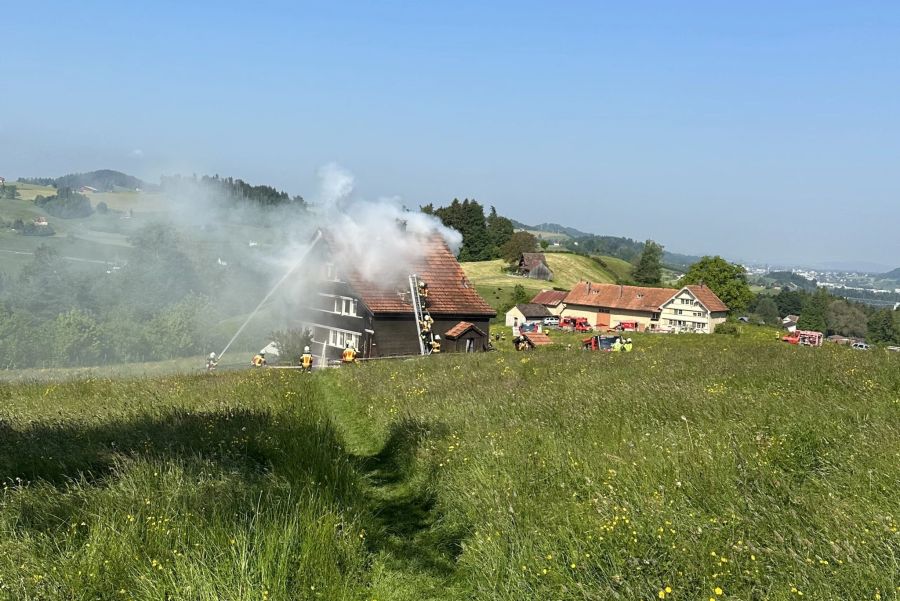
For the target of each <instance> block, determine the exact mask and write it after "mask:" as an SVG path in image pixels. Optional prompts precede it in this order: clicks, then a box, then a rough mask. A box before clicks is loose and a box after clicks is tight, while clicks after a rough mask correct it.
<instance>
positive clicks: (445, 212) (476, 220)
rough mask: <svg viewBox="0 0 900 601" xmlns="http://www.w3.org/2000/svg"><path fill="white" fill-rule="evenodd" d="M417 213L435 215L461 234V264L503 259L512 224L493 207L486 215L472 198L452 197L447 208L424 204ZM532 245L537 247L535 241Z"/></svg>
mask: <svg viewBox="0 0 900 601" xmlns="http://www.w3.org/2000/svg"><path fill="white" fill-rule="evenodd" d="M420 210H421V211H422V212H423V213H426V214H428V215H434V216H435V217H437V218H438V219H440V220H441V223H443V224H444V225H445V226H447V227H450V228H453V229H455V230H456V231H458V232H459V233H460V234H462V238H463V243H462V247H461V248H460V251H459V260H460V261H489V260H491V259H499V258H502V257H503V256H504V252H503V249H504V246H505V245H507V243H508V242H509V241H510V239H511V238H512V237H513V233H514V228H513V224H512V221H510V220H509V219H508V218H506V217H503V216H501V215H498V214H497V209H495V208H494V207H491V210H490V212H489V213H488V214H487V215H485V214H484V207H483V206H482V205H481V204H480V203H479V202H478V201H476V200H474V199H472V200H469V199H468V198H466V199H464V200H463V201H462V202H460V200H459V199H458V198H454V199H453V201H452V202H451V203H450V204H449V205H447V206H446V207H435V206H434V204H427V205H424V206H422V207H420ZM532 238H533V237H532ZM533 246H537V243H536V241H535V243H534V245H533ZM507 254H508V253H507Z"/></svg>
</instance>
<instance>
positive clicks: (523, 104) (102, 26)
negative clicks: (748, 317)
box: [0, 0, 900, 267]
mask: <svg viewBox="0 0 900 601" xmlns="http://www.w3.org/2000/svg"><path fill="white" fill-rule="evenodd" d="M78 4H80V5H76V3H58V4H57V3H52V2H43V3H41V2H35V3H24V2H20V3H14V4H11V5H7V6H6V7H5V8H4V13H3V22H4V36H3V42H2V46H0V175H4V176H6V177H15V176H26V175H61V174H63V173H68V172H74V171H85V170H91V169H98V168H113V169H120V170H123V171H126V172H129V173H133V174H135V175H138V176H141V177H144V178H148V179H150V180H156V179H157V178H158V176H159V175H160V173H173V172H181V173H192V172H196V173H198V174H200V173H219V174H222V175H232V176H235V177H241V178H243V179H245V180H248V181H251V182H253V183H267V184H271V185H275V186H276V187H279V188H283V189H286V190H287V191H289V192H291V193H295V194H296V193H299V194H303V195H305V196H312V195H313V194H314V190H315V187H316V171H317V170H318V168H319V167H321V166H322V165H323V164H326V163H329V162H337V163H339V164H340V165H342V166H344V167H345V168H347V169H349V170H350V171H351V172H352V173H353V174H354V175H355V176H356V181H357V191H358V194H359V195H360V196H363V197H365V198H369V199H375V198H378V197H381V196H399V197H401V198H402V199H403V200H404V202H406V203H407V204H408V205H410V206H415V205H418V204H424V203H427V202H435V203H442V202H446V201H447V200H449V199H451V198H453V197H455V196H458V197H460V198H462V197H475V198H477V199H478V200H480V201H481V202H483V203H485V204H487V205H491V204H493V205H495V206H496V207H497V209H498V210H499V211H500V212H501V213H503V214H506V215H509V216H512V217H514V218H516V219H519V220H521V221H525V222H542V221H557V222H560V223H563V224H566V225H573V226H576V227H579V228H581V229H584V230H588V231H593V232H596V233H603V234H613V235H626V236H631V237H634V238H638V239H645V238H653V239H656V240H658V241H660V242H662V243H664V244H665V245H666V246H667V247H668V248H669V249H671V250H673V251H681V252H690V253H719V254H724V255H726V256H729V257H732V258H735V259H756V260H763V261H765V260H768V261H797V262H806V263H811V262H820V261H835V260H842V261H856V262H859V261H871V262H877V263H881V264H884V265H885V266H891V267H894V266H900V231H898V230H900V3H896V2H883V3H876V2H852V3H850V2H827V1H820V2H771V3H767V2H753V3H731V2H729V3H726V2H679V3H676V2H652V3H650V2H648V3H643V2H629V3H601V2H568V3H550V2H528V1H521V0H520V1H517V2H492V3H484V2H459V1H458V2H391V1H382V2H324V1H323V2H297V3H283V4H278V3H270V2H261V3H254V4H250V3H248V4H246V5H237V4H232V3H202V2H194V3H175V2H156V3H146V6H128V3H106V2H88V3H78Z"/></svg>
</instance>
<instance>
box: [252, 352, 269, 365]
mask: <svg viewBox="0 0 900 601" xmlns="http://www.w3.org/2000/svg"><path fill="white" fill-rule="evenodd" d="M250 365H251V366H253V367H265V366H266V354H265V353H263V352H259V353H256V354H255V355H253V359H251V360H250Z"/></svg>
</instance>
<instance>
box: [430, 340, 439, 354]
mask: <svg viewBox="0 0 900 601" xmlns="http://www.w3.org/2000/svg"><path fill="white" fill-rule="evenodd" d="M440 352H441V337H440V336H435V337H434V340H432V341H431V354H432V355H433V354H434V353H440Z"/></svg>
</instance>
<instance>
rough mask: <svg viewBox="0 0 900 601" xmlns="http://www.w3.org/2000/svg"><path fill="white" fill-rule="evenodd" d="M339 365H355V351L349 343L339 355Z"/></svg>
mask: <svg viewBox="0 0 900 601" xmlns="http://www.w3.org/2000/svg"><path fill="white" fill-rule="evenodd" d="M341 363H347V364H349V363H356V349H354V348H353V345H351V344H350V343H349V342H348V343H347V348H345V349H344V352H343V353H341Z"/></svg>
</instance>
